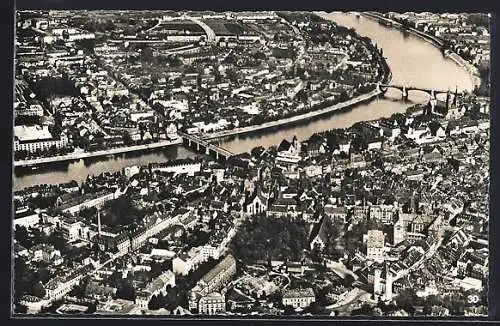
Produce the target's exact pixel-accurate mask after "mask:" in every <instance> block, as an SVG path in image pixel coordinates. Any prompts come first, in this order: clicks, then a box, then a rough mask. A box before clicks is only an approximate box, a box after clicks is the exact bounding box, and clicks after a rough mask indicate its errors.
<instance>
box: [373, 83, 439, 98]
mask: <svg viewBox="0 0 500 326" xmlns="http://www.w3.org/2000/svg"><path fill="white" fill-rule="evenodd" d="M377 85H378V87H380V88H382V89H384V88H386V89H387V88H395V89H399V90H400V91H401V92H403V91H404V90H405V91H406V92H409V91H422V92H426V93H428V94H430V95H432V94H433V93H434V94H446V93H448V92H449V90H446V91H445V90H434V89H429V88H423V87H415V86H408V85H395V84H391V85H386V84H377Z"/></svg>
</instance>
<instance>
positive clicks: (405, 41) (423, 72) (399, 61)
mask: <svg viewBox="0 0 500 326" xmlns="http://www.w3.org/2000/svg"><path fill="white" fill-rule="evenodd" d="M324 17H326V18H328V19H331V20H332V21H335V22H336V23H338V24H339V25H343V26H346V27H349V28H351V27H352V28H355V29H356V31H357V32H358V34H360V35H362V36H367V37H369V38H370V39H372V40H373V41H374V42H375V43H377V44H378V46H379V47H381V48H382V49H383V51H384V57H386V60H387V63H388V65H389V67H390V69H391V71H392V83H395V84H404V85H411V86H417V87H425V88H429V89H439V90H446V89H450V90H452V91H454V90H455V87H457V88H458V90H459V91H462V90H471V89H472V87H473V86H472V81H471V79H470V76H469V74H468V73H467V72H466V70H465V69H463V68H461V67H460V66H458V65H457V64H456V63H455V62H454V61H452V60H450V59H448V58H445V57H444V56H443V55H442V53H441V51H440V50H439V49H437V48H436V47H434V46H433V45H432V44H430V43H428V42H427V41H425V40H423V39H421V38H419V37H417V36H414V35H412V34H409V33H406V32H402V31H400V30H397V29H394V28H390V27H386V26H383V25H380V24H379V23H378V22H376V21H374V20H371V19H368V18H366V17H363V16H361V17H356V16H355V15H354V14H350V13H349V14H348V13H329V14H324ZM428 99H429V95H427V94H426V93H423V92H415V91H413V92H410V93H409V99H408V101H407V102H403V101H401V93H400V92H399V91H397V90H392V89H389V90H388V91H387V93H386V94H385V96H383V97H380V98H377V99H374V100H372V101H370V102H368V103H364V104H360V105H356V106H353V107H352V108H350V109H349V110H346V111H343V112H336V113H332V114H330V115H327V116H322V117H319V118H317V119H312V120H307V121H302V122H300V123H297V124H293V125H288V126H281V127H277V128H274V129H268V130H264V131H262V130H261V131H258V132H255V133H253V134H252V133H251V134H245V135H240V136H234V137H229V138H226V139H223V140H220V141H219V144H220V145H221V146H222V147H224V148H226V149H228V150H230V151H232V152H235V153H242V152H247V151H250V150H251V149H252V148H254V147H256V146H259V145H261V146H264V147H268V146H272V145H278V144H279V143H280V142H281V140H282V139H289V140H291V138H293V136H294V135H296V136H297V138H299V140H305V139H307V138H309V137H310V136H311V135H312V134H314V133H315V132H319V131H324V130H328V129H332V128H346V127H349V126H351V125H353V124H354V123H356V122H358V121H364V120H373V119H377V118H381V117H389V116H390V115H392V114H393V113H397V112H404V111H405V109H406V108H407V107H409V106H411V105H413V104H415V103H423V102H426V101H428ZM196 155H197V154H196V153H194V152H192V151H191V150H188V149H186V148H184V147H182V146H173V147H169V148H165V149H158V150H154V151H152V152H148V153H135V154H123V155H118V156H115V157H104V158H102V159H91V160H85V161H84V160H79V161H75V162H70V163H68V162H62V163H58V164H54V165H50V166H46V167H41V168H39V169H37V170H27V169H16V171H15V172H14V176H13V177H14V180H13V181H14V182H13V187H14V190H19V189H22V188H24V187H28V186H32V185H36V184H43V183H47V184H49V183H62V182H67V181H70V180H76V181H78V182H81V181H82V180H84V179H85V178H86V177H87V176H88V175H94V174H99V173H102V172H105V171H112V172H114V171H118V170H120V169H122V168H124V167H126V166H132V165H143V164H147V163H149V162H162V161H166V160H169V159H176V158H186V157H194V156H196Z"/></svg>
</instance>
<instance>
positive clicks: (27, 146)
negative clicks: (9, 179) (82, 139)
mask: <svg viewBox="0 0 500 326" xmlns="http://www.w3.org/2000/svg"><path fill="white" fill-rule="evenodd" d="M67 145H68V137H67V136H66V135H65V134H61V136H60V138H59V139H57V138H54V137H53V136H52V134H51V133H50V131H49V128H48V126H43V127H42V126H40V125H35V126H25V125H21V126H14V151H27V152H31V153H33V152H36V151H37V150H47V149H49V148H51V147H52V146H55V147H56V148H58V149H59V148H63V147H66V146H67Z"/></svg>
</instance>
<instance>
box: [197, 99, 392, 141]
mask: <svg viewBox="0 0 500 326" xmlns="http://www.w3.org/2000/svg"><path fill="white" fill-rule="evenodd" d="M380 94H382V92H381V91H380V90H379V89H374V90H373V91H370V92H368V93H365V94H362V95H359V96H357V97H354V98H352V99H350V100H347V101H345V102H341V103H337V104H334V105H332V106H329V107H326V108H324V109H319V110H314V111H311V112H307V113H304V114H299V115H296V116H292V117H288V118H284V119H279V120H276V121H269V122H265V123H262V124H260V125H254V126H247V127H241V128H235V129H231V130H223V131H219V132H214V133H210V134H205V135H203V136H202V138H203V139H204V140H209V139H217V138H223V137H228V136H233V135H238V134H245V133H249V132H254V131H258V130H263V129H267V128H273V127H277V126H282V125H286V124H290V123H294V122H298V121H301V120H307V119H311V118H315V117H319V116H321V115H324V114H328V113H331V112H335V111H339V110H342V109H344V108H347V107H350V106H353V105H356V104H359V103H362V102H365V101H368V100H371V99H373V98H374V97H376V96H378V95H380Z"/></svg>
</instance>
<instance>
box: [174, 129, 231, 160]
mask: <svg viewBox="0 0 500 326" xmlns="http://www.w3.org/2000/svg"><path fill="white" fill-rule="evenodd" d="M177 135H179V137H181V138H182V139H185V140H187V141H188V146H189V147H191V146H192V144H193V143H194V144H196V147H197V150H198V151H200V146H203V147H204V148H205V153H206V154H207V155H209V154H210V151H213V152H214V153H215V154H216V157H217V158H219V157H220V156H222V157H224V158H225V159H227V158H228V157H230V156H233V155H234V153H233V152H230V151H228V150H227V149H224V148H222V147H219V146H216V145H214V144H211V143H209V142H208V141H206V140H205V139H204V138H201V137H199V136H196V135H189V134H186V133H184V132H181V131H177Z"/></svg>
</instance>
